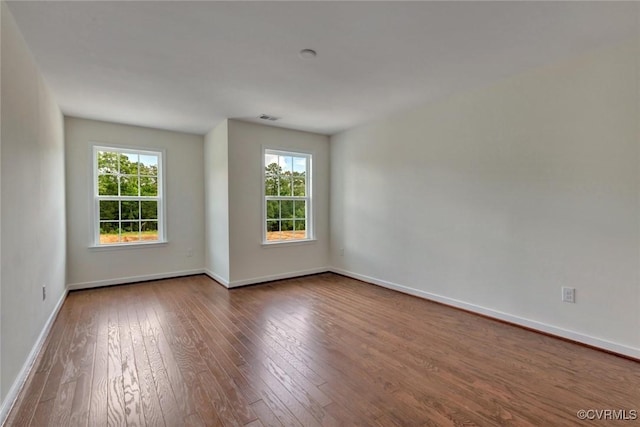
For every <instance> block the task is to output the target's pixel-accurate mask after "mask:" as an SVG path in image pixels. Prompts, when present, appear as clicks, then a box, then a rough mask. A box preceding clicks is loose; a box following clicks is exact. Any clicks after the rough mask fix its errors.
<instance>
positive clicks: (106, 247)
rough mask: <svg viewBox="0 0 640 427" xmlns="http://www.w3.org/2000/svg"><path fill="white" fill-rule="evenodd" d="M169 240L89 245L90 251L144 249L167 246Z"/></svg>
mask: <svg viewBox="0 0 640 427" xmlns="http://www.w3.org/2000/svg"><path fill="white" fill-rule="evenodd" d="M168 243H169V242H168V241H166V240H165V241H164V242H148V243H121V244H113V245H101V246H89V250H90V251H97V252H100V251H114V250H115V251H117V250H121V249H142V248H157V247H160V246H167V244H168Z"/></svg>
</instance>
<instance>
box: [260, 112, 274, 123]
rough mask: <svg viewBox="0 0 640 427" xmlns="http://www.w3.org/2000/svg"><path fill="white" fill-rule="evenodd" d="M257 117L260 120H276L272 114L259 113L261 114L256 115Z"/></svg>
mask: <svg viewBox="0 0 640 427" xmlns="http://www.w3.org/2000/svg"><path fill="white" fill-rule="evenodd" d="M258 118H259V119H262V120H269V121H271V122H275V121H276V120H278V118H277V117H273V116H270V115H268V114H261V115H259V116H258Z"/></svg>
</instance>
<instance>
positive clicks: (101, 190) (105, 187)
mask: <svg viewBox="0 0 640 427" xmlns="http://www.w3.org/2000/svg"><path fill="white" fill-rule="evenodd" d="M98 195H99V196H117V195H118V177H117V176H115V175H99V176H98Z"/></svg>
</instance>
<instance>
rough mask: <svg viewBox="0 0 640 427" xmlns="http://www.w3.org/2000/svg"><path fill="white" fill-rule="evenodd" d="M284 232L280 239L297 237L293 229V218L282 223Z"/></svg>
mask: <svg viewBox="0 0 640 427" xmlns="http://www.w3.org/2000/svg"><path fill="white" fill-rule="evenodd" d="M280 228H281V229H282V232H281V234H280V239H282V240H291V239H295V237H294V231H293V220H290V219H288V220H283V221H282V225H281V226H280Z"/></svg>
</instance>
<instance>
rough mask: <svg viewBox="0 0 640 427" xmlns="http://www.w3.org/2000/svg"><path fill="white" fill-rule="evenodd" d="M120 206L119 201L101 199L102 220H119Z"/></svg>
mask: <svg viewBox="0 0 640 427" xmlns="http://www.w3.org/2000/svg"><path fill="white" fill-rule="evenodd" d="M118 209H119V207H118V202H117V201H111V200H101V201H100V220H101V221H105V220H115V221H117V220H119V219H120V218H119V210H118Z"/></svg>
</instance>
